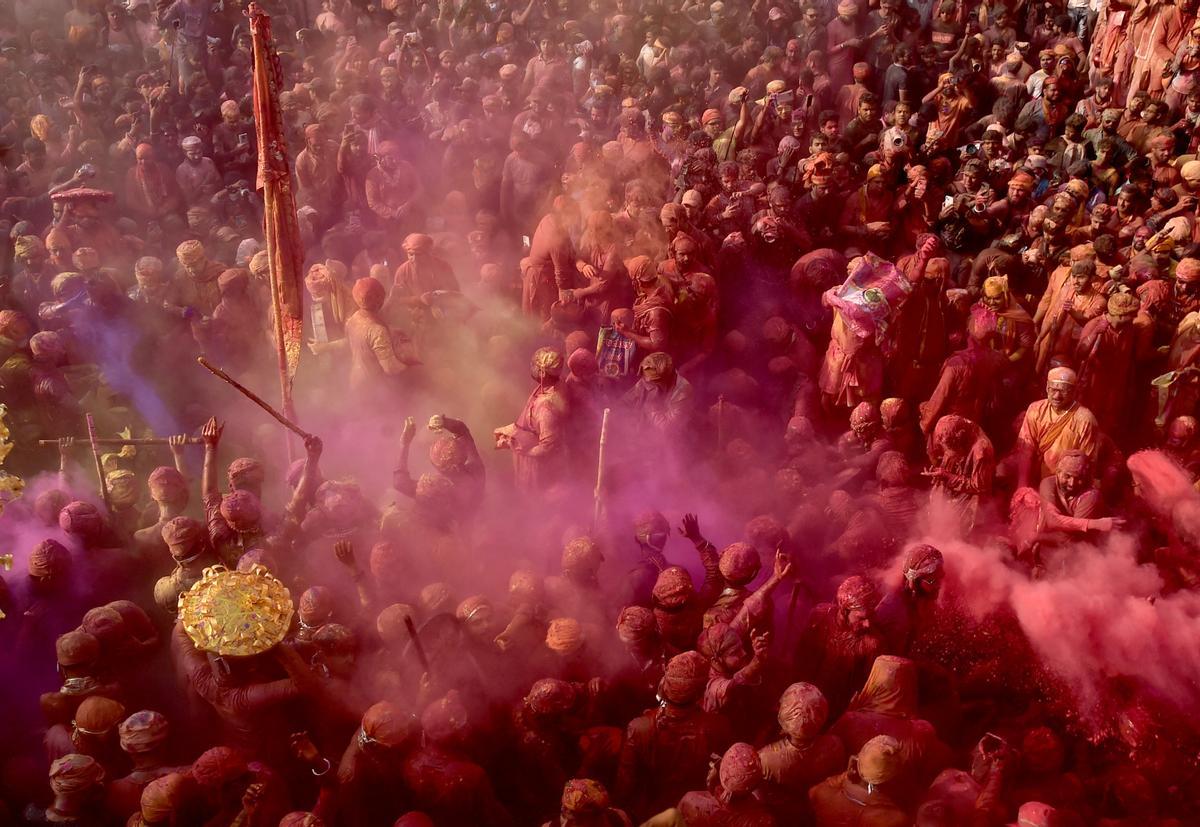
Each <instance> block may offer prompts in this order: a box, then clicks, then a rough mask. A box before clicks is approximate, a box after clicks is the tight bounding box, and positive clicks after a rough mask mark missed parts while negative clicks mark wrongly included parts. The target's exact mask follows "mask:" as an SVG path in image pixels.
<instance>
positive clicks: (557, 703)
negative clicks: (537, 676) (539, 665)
mask: <svg viewBox="0 0 1200 827" xmlns="http://www.w3.org/2000/svg"><path fill="white" fill-rule="evenodd" d="M525 706H526V707H528V708H529V710H530V711H531V712H533V713H534V714H535V715H542V716H551V715H565V714H566V713H567V712H570V711H571V708H572V707H574V706H575V688H574V687H573V686H571V684H569V683H567V682H566V681H560V680H557V679H556V678H543V679H542V680H540V681H538V682H537V683H535V684H534V685H533V686H532V687H531V688H530V690H529V694H528V695H526V696H525Z"/></svg>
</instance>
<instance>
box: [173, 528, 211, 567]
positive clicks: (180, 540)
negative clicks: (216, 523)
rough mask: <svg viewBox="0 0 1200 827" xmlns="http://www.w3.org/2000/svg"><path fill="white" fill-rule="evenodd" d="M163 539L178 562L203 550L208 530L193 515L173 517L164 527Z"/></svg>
mask: <svg viewBox="0 0 1200 827" xmlns="http://www.w3.org/2000/svg"><path fill="white" fill-rule="evenodd" d="M162 539H163V542H164V543H166V544H167V548H168V549H169V550H170V552H171V556H172V557H174V558H175V561H176V562H180V561H182V560H187V559H189V558H191V557H194V556H195V555H196V554H198V553H199V552H201V551H203V550H204V548H205V545H206V543H207V541H208V530H207V529H206V528H205V527H204V526H203V525H201V523H200V522H199V521H197V520H193V519H192V518H191V517H172V518H171V519H170V520H167V522H166V523H165V524H163V527H162Z"/></svg>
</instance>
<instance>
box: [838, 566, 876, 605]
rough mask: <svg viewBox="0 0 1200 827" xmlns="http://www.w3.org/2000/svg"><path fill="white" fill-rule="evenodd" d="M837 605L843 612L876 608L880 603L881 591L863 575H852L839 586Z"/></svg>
mask: <svg viewBox="0 0 1200 827" xmlns="http://www.w3.org/2000/svg"><path fill="white" fill-rule="evenodd" d="M836 599H837V606H838V608H839V609H840V610H842V611H843V612H848V611H854V610H859V611H861V610H870V609H874V608H875V606H876V605H877V604H878V603H879V591H878V590H877V589H876V588H875V584H874V583H872V582H871V581H870V580H868V579H867V578H865V577H862V576H861V575H857V574H854V575H851V576H850V577H847V578H846V579H845V580H843V581H842V582H841V585H839V586H838V588H837V598H836Z"/></svg>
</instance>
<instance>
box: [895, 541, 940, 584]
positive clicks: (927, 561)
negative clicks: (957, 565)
mask: <svg viewBox="0 0 1200 827" xmlns="http://www.w3.org/2000/svg"><path fill="white" fill-rule="evenodd" d="M901 570H902V571H903V572H904V579H905V580H906V581H907V582H909V583H915V582H917V581H918V580H940V579H941V578H942V577H943V576H944V575H945V560H944V558H943V557H942V553H941V552H940V551H938V550H937V549H936V548H934V547H933V546H931V545H926V544H921V545H916V546H913V547H912V548H910V549H909V550H908V551H906V552H905V553H904V563H903V564H902V566H901Z"/></svg>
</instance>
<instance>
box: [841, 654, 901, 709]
mask: <svg viewBox="0 0 1200 827" xmlns="http://www.w3.org/2000/svg"><path fill="white" fill-rule="evenodd" d="M850 709H866V710H871V711H873V712H879V713H882V714H885V715H888V714H890V715H895V716H903V715H912V714H915V713H916V711H917V666H916V664H915V663H913V662H912V661H911V660H909V659H908V658H901V657H897V656H895V655H880V656H879V657H877V658H875V662H874V663H873V664H871V674H870V675H868V676H867V682H866V683H865V684H863V688H862V689H861V690H859V691H858V692H857V693H855V695H854V698H853V699H852V700H851V701H850Z"/></svg>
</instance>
